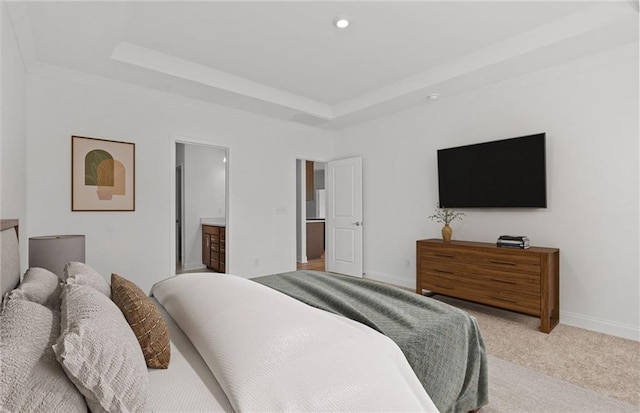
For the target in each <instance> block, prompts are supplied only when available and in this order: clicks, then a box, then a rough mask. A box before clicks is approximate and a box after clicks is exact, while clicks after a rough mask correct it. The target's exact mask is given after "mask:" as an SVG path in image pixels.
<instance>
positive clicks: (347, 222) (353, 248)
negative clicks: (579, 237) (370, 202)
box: [326, 157, 362, 278]
mask: <svg viewBox="0 0 640 413" xmlns="http://www.w3.org/2000/svg"><path fill="white" fill-rule="evenodd" d="M326 188H327V218H326V223H327V229H326V237H327V252H326V255H327V257H326V258H327V261H326V264H327V271H330V272H337V273H340V274H346V275H351V276H354V277H360V278H362V157H356V158H348V159H341V160H338V161H331V162H329V163H328V164H327V182H326Z"/></svg>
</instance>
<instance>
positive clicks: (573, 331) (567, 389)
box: [434, 295, 640, 413]
mask: <svg viewBox="0 0 640 413" xmlns="http://www.w3.org/2000/svg"><path fill="white" fill-rule="evenodd" d="M434 298H436V299H439V300H441V301H444V302H447V303H449V304H451V305H454V306H456V307H458V308H461V309H463V310H465V311H467V312H469V313H470V314H471V315H473V316H474V317H476V319H477V320H478V325H479V326H480V331H481V332H482V336H483V339H484V342H485V345H486V347H487V353H488V354H489V355H490V358H489V368H490V369H489V375H490V377H489V384H490V388H489V389H490V393H489V397H490V399H491V401H490V404H489V405H488V406H486V407H485V408H483V409H482V412H483V413H484V412H563V413H564V412H573V411H580V412H627V411H629V412H636V413H638V412H640V343H638V342H636V341H632V340H626V339H623V338H619V337H614V336H609V335H606V334H601V333H596V332H593V331H588V330H584V329H580V328H576V327H571V326H567V325H564V324H559V325H558V326H556V327H555V328H554V330H553V331H552V332H551V333H550V334H545V333H541V332H540V331H539V330H538V328H539V325H540V320H539V319H538V318H535V317H530V316H527V315H523V314H518V313H514V312H510V311H504V310H499V309H496V308H493V307H488V306H483V305H480V304H475V303H469V302H466V301H461V300H456V299H453V298H448V297H443V296H438V295H436V296H434ZM585 403H586V404H585ZM589 406H590V407H589Z"/></svg>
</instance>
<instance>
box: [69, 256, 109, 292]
mask: <svg viewBox="0 0 640 413" xmlns="http://www.w3.org/2000/svg"><path fill="white" fill-rule="evenodd" d="M63 273H64V280H65V282H66V283H67V284H79V285H88V286H90V287H93V288H95V289H96V290H98V291H100V292H101V293H102V294H104V295H106V296H107V297H111V287H110V286H109V283H107V279H106V278H104V277H103V276H102V275H100V273H99V272H97V271H96V270H94V269H93V268H91V267H90V266H88V265H87V264H85V263H83V262H75V261H71V262H68V263H67V264H66V265H65V266H64V270H63Z"/></svg>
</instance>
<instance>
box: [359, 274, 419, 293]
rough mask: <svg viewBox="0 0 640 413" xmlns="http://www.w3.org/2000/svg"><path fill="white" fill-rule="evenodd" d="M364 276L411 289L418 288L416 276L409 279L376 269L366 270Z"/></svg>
mask: <svg viewBox="0 0 640 413" xmlns="http://www.w3.org/2000/svg"><path fill="white" fill-rule="evenodd" d="M364 274H365V275H364V277H363V278H366V279H369V280H374V281H380V282H383V283H387V284H391V285H395V286H398V287H403V288H408V289H410V290H415V289H416V281H415V277H414V278H413V279H412V280H407V279H406V278H401V277H397V276H393V275H389V274H383V273H380V272H375V271H367V270H365V272H364Z"/></svg>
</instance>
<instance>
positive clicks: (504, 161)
mask: <svg viewBox="0 0 640 413" xmlns="http://www.w3.org/2000/svg"><path fill="white" fill-rule="evenodd" d="M546 176H547V174H546V159H545V134H544V133H539V134H536V135H529V136H522V137H519V138H511V139H503V140H497V141H492V142H484V143H478V144H474V145H466V146H458V147H455V148H447V149H440V150H438V192H439V205H440V208H493V207H501V208H523V207H524V208H546V207H547V178H546Z"/></svg>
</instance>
